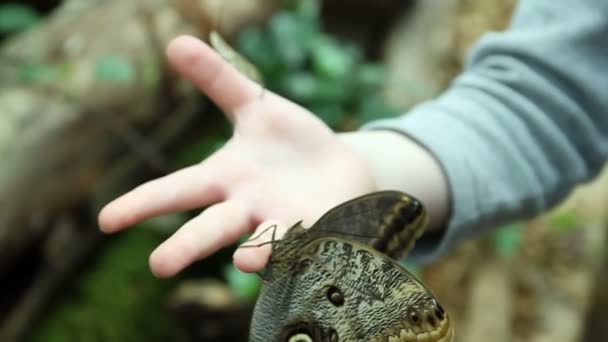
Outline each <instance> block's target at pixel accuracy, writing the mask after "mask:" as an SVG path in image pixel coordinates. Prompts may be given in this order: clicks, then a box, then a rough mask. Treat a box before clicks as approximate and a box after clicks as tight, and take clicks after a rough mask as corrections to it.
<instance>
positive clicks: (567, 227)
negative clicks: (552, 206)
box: [550, 210, 583, 232]
mask: <svg viewBox="0 0 608 342" xmlns="http://www.w3.org/2000/svg"><path fill="white" fill-rule="evenodd" d="M550 220H551V226H552V227H553V228H555V230H557V231H559V232H569V231H572V230H574V229H577V228H580V227H581V223H582V222H583V218H582V217H580V215H579V214H578V213H576V212H575V211H572V210H560V211H558V212H555V213H554V214H553V215H551V217H550Z"/></svg>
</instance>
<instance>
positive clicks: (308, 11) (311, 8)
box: [293, 0, 321, 21]
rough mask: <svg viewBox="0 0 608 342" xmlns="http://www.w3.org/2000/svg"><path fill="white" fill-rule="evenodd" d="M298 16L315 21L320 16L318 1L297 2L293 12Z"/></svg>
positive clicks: (301, 0) (300, 0)
mask: <svg viewBox="0 0 608 342" xmlns="http://www.w3.org/2000/svg"><path fill="white" fill-rule="evenodd" d="M293 11H294V12H295V13H296V14H297V15H298V16H301V17H303V18H308V19H309V20H311V21H317V20H318V19H319V16H320V14H321V4H320V3H319V1H318V0H299V1H296V3H295V8H294V10H293Z"/></svg>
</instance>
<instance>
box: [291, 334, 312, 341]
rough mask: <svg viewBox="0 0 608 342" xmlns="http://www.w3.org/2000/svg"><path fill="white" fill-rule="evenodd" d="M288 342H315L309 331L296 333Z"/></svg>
mask: <svg viewBox="0 0 608 342" xmlns="http://www.w3.org/2000/svg"><path fill="white" fill-rule="evenodd" d="M287 342H313V340H312V337H311V336H310V335H308V334H307V333H296V334H294V335H291V336H290V337H289V340H287Z"/></svg>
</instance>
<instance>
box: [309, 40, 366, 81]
mask: <svg viewBox="0 0 608 342" xmlns="http://www.w3.org/2000/svg"><path fill="white" fill-rule="evenodd" d="M358 55H359V53H358V52H357V49H354V48H348V47H344V46H339V45H338V43H337V42H336V41H335V40H333V39H330V38H329V37H324V38H322V39H318V40H317V42H316V44H315V48H314V50H313V52H312V62H313V65H314V70H315V72H316V73H317V74H319V75H320V76H321V77H327V78H335V79H337V78H339V79H343V80H346V79H347V77H348V76H349V75H350V74H351V73H352V72H353V67H354V65H355V64H356V62H357V60H358Z"/></svg>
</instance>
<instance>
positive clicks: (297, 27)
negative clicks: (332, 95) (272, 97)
mask: <svg viewBox="0 0 608 342" xmlns="http://www.w3.org/2000/svg"><path fill="white" fill-rule="evenodd" d="M269 31H270V37H271V39H272V41H273V46H274V49H275V50H276V51H277V53H278V55H279V56H280V57H281V60H282V61H283V63H284V64H286V65H288V66H289V67H290V68H297V67H302V66H303V65H304V62H305V61H306V60H307V58H308V56H309V55H310V51H311V48H312V45H313V42H314V41H315V40H316V39H317V36H318V34H319V31H318V30H317V28H316V27H315V26H314V25H311V24H310V22H309V21H307V20H305V19H304V18H300V17H298V16H295V15H293V14H290V13H288V12H279V14H277V15H275V16H273V17H272V18H271V20H270V26H269Z"/></svg>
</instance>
